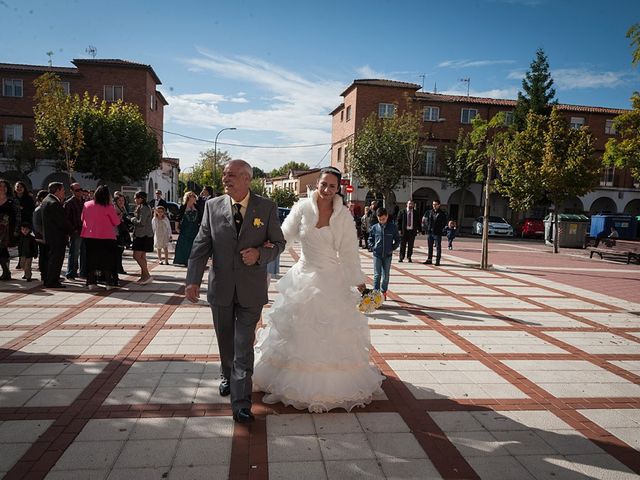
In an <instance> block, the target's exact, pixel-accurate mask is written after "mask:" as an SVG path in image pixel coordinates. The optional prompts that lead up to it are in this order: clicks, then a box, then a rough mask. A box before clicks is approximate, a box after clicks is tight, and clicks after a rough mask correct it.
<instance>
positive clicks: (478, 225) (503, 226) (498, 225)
mask: <svg viewBox="0 0 640 480" xmlns="http://www.w3.org/2000/svg"><path fill="white" fill-rule="evenodd" d="M483 221H484V217H478V218H476V219H475V220H474V221H473V233H474V235H482V225H483ZM489 235H495V236H501V237H513V227H512V226H511V225H510V224H509V222H507V221H506V220H505V219H504V218H502V217H489Z"/></svg>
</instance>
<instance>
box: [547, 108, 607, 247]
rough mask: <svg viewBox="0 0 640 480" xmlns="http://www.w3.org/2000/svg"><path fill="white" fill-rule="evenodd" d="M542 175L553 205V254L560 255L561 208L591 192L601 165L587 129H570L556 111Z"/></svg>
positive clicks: (550, 121)
mask: <svg viewBox="0 0 640 480" xmlns="http://www.w3.org/2000/svg"><path fill="white" fill-rule="evenodd" d="M543 138H544V146H543V156H542V165H541V168H540V175H541V176H542V178H543V182H544V188H545V191H546V193H547V196H548V197H549V199H550V200H551V201H552V202H553V205H554V226H553V231H554V236H553V237H554V241H553V251H554V253H558V209H559V208H560V205H562V203H563V202H564V201H565V200H566V199H567V198H569V197H573V196H578V197H579V196H581V195H584V194H586V193H588V192H590V191H591V190H593V186H594V185H595V184H596V182H597V180H598V177H599V176H600V170H601V168H602V163H601V162H600V160H599V158H597V157H596V156H595V155H594V154H593V153H594V149H593V137H592V135H591V134H590V133H589V131H588V130H587V129H586V128H584V127H583V128H580V129H574V128H571V127H570V125H569V122H567V119H566V118H564V117H563V116H562V115H561V114H560V112H559V111H558V110H557V109H556V108H554V109H553V110H552V112H551V117H550V118H549V123H548V127H547V129H546V131H545V133H544V136H543Z"/></svg>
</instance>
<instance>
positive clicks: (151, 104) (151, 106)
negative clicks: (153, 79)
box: [149, 93, 156, 110]
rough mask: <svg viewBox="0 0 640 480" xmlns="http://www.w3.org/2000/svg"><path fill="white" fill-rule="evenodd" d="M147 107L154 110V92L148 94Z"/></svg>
mask: <svg viewBox="0 0 640 480" xmlns="http://www.w3.org/2000/svg"><path fill="white" fill-rule="evenodd" d="M149 108H150V109H151V110H155V109H156V94H155V93H152V94H151V95H150V96H149Z"/></svg>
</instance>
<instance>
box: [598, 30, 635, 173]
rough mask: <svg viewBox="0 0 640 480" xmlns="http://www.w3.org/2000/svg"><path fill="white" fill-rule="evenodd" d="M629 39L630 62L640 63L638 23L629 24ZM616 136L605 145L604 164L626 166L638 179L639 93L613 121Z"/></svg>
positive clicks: (632, 97) (633, 96)
mask: <svg viewBox="0 0 640 480" xmlns="http://www.w3.org/2000/svg"><path fill="white" fill-rule="evenodd" d="M627 37H628V38H630V39H631V46H632V47H633V49H634V50H633V54H632V60H631V63H632V64H633V65H634V66H638V64H640V23H636V24H635V25H633V26H631V28H630V29H629V31H627ZM613 128H614V129H615V131H616V133H617V138H610V139H609V140H608V141H607V144H606V146H605V152H604V156H603V160H604V163H605V164H606V165H615V166H616V167H619V168H628V169H629V170H630V171H631V175H632V176H633V178H634V179H636V180H637V181H640V93H638V92H634V93H633V95H632V96H631V111H629V112H625V113H623V114H621V115H618V116H617V117H616V118H615V119H614V121H613Z"/></svg>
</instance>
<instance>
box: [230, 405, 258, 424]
mask: <svg viewBox="0 0 640 480" xmlns="http://www.w3.org/2000/svg"><path fill="white" fill-rule="evenodd" d="M233 419H234V420H235V421H236V422H238V423H251V422H253V421H254V420H255V419H256V417H254V416H253V413H251V409H250V408H241V409H240V410H238V411H237V412H235V413H234V414H233Z"/></svg>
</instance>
